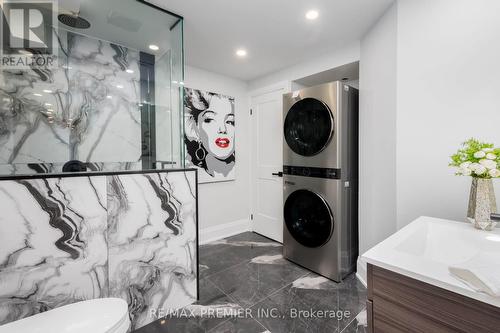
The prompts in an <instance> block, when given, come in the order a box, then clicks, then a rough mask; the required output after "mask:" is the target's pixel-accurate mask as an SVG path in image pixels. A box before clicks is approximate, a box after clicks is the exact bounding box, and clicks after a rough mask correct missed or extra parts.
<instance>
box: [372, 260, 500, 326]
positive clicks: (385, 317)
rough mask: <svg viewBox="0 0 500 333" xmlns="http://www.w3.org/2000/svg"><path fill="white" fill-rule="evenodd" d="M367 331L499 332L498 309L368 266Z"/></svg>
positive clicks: (499, 315) (499, 312) (499, 318)
mask: <svg viewBox="0 0 500 333" xmlns="http://www.w3.org/2000/svg"><path fill="white" fill-rule="evenodd" d="M367 273H368V274H367V275H368V276H367V278H368V301H367V319H368V332H371V333H393V332H420V333H440V332H449V333H452V332H464V333H481V332H495V333H498V332H500V308H497V307H495V306H492V305H490V304H486V303H483V302H480V301H477V300H475V299H472V298H469V297H466V296H463V295H459V294H456V293H454V292H451V291H448V290H445V289H442V288H439V287H436V286H434V285H431V284H428V283H425V282H422V281H418V280H415V279H412V278H410V277H407V276H403V275H401V274H398V273H394V272H392V271H389V270H386V269H383V268H380V267H378V266H374V265H371V264H368V271H367Z"/></svg>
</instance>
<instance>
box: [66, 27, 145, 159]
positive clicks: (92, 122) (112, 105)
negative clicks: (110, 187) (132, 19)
mask: <svg viewBox="0 0 500 333" xmlns="http://www.w3.org/2000/svg"><path fill="white" fill-rule="evenodd" d="M68 66H69V68H70V69H69V70H68V83H69V96H68V98H69V100H70V101H71V102H70V103H69V105H68V114H69V118H70V119H71V124H72V127H71V135H70V148H71V158H72V159H77V160H81V161H85V162H132V161H137V160H139V159H140V157H141V152H142V150H141V112H140V109H139V104H140V103H141V101H140V68H139V52H138V51H135V50H131V49H128V48H126V47H123V46H120V45H116V44H112V43H108V42H105V41H101V40H97V39H93V38H89V37H87V36H83V35H78V34H74V33H68ZM127 70H128V71H127Z"/></svg>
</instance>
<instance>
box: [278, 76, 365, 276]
mask: <svg viewBox="0 0 500 333" xmlns="http://www.w3.org/2000/svg"><path fill="white" fill-rule="evenodd" d="M283 108H284V119H285V121H284V150H283V151H284V166H283V174H284V175H283V177H284V179H283V180H284V202H285V204H284V222H285V223H284V224H285V226H284V234H283V248H284V257H285V258H287V259H288V260H290V261H292V262H295V263H297V264H299V265H301V266H303V267H305V268H308V269H310V270H312V271H314V272H316V273H318V274H320V275H323V276H325V277H327V278H329V279H331V280H334V281H337V282H339V281H341V280H342V279H343V278H344V277H345V276H346V275H348V274H349V273H351V272H353V271H354V270H355V265H356V260H357V256H358V90H357V89H355V88H352V87H350V86H348V85H346V84H344V83H342V82H332V83H327V84H323V85H320V86H316V87H311V88H306V89H303V90H300V91H297V92H294V93H290V94H286V95H284V97H283Z"/></svg>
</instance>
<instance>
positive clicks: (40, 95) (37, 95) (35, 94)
mask: <svg viewBox="0 0 500 333" xmlns="http://www.w3.org/2000/svg"><path fill="white" fill-rule="evenodd" d="M33 96H36V97H42V94H39V93H34V94H33Z"/></svg>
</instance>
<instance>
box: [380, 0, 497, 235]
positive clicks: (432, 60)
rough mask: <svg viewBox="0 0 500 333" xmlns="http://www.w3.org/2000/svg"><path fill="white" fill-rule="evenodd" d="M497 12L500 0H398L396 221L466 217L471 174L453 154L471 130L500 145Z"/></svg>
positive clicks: (477, 135) (404, 222)
mask: <svg viewBox="0 0 500 333" xmlns="http://www.w3.org/2000/svg"><path fill="white" fill-rule="evenodd" d="M499 13H500V1H491V0H474V1H471V0H419V1H399V4H398V40H397V46H398V74H397V85H398V99H397V109H398V120H397V121H398V134H397V171H398V178H397V185H398V186H397V195H398V214H397V215H398V218H397V219H398V227H402V226H404V225H406V224H407V223H409V222H410V221H412V220H413V219H415V218H416V217H418V216H420V215H431V216H437V217H443V218H451V219H457V220H464V216H465V215H466V209H467V200H468V191H469V187H470V178H468V177H456V176H454V175H453V170H451V169H450V168H449V167H448V163H449V156H450V155H451V154H453V153H454V152H455V151H456V149H457V148H458V145H459V144H460V143H461V142H463V141H464V140H465V139H467V138H470V137H477V138H479V139H483V140H486V141H492V142H494V143H496V144H497V145H500V39H499V38H500V37H499V36H500V35H499V33H500V20H499V18H498V17H499V16H498V14H499ZM382 161H383V159H382V158H381V162H382ZM496 185H497V187H496V189H497V193H498V194H499V195H500V187H499V181H496ZM499 207H500V206H499Z"/></svg>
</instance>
